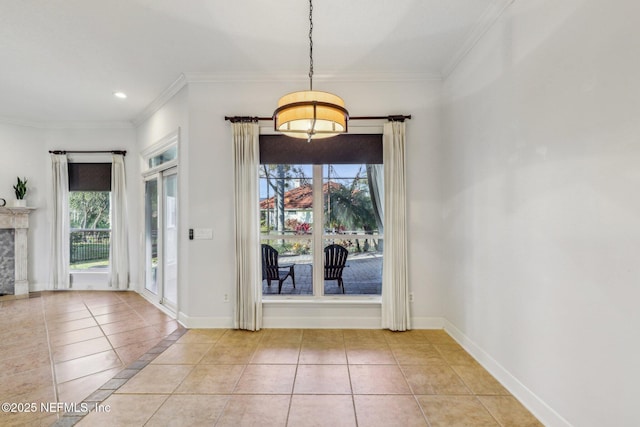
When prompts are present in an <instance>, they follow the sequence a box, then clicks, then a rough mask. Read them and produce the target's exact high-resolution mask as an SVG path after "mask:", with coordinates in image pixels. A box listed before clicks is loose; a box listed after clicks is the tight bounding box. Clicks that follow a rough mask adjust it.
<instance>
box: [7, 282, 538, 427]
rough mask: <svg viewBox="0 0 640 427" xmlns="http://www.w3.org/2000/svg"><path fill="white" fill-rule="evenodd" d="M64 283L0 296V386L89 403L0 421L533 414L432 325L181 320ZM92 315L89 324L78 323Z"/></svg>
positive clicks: (148, 422) (285, 421)
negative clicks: (260, 326) (188, 323)
mask: <svg viewBox="0 0 640 427" xmlns="http://www.w3.org/2000/svg"><path fill="white" fill-rule="evenodd" d="M74 294H76V293H68V295H66V296H57V295H56V294H53V295H49V294H43V296H42V298H33V299H29V300H22V302H21V303H20V304H16V303H17V301H16V302H11V303H7V302H1V303H0V304H1V305H0V322H3V324H5V325H6V323H5V322H6V321H8V322H10V324H11V325H12V326H11V328H10V329H9V330H7V328H0V330H1V331H2V332H0V338H1V339H2V341H1V343H2V347H0V357H2V358H3V359H2V360H5V366H7V364H6V360H7V359H5V357H6V355H9V354H16V349H18V350H17V351H18V352H19V353H21V354H23V355H24V356H23V357H22V358H20V357H18V356H15V357H9V358H8V360H9V361H10V363H9V364H8V366H9V370H8V371H6V372H3V374H0V380H1V381H0V384H1V385H0V397H2V401H11V402H31V401H35V402H46V401H48V400H50V399H57V400H58V401H60V402H72V401H75V402H80V401H81V400H82V399H83V398H85V397H86V396H87V395H89V394H90V396H89V397H88V398H86V399H85V402H91V403H92V406H90V407H91V408H94V407H95V405H96V404H99V408H102V409H103V411H102V412H96V411H92V412H90V413H89V414H88V415H86V416H84V415H85V414H83V413H78V414H67V415H66V416H64V417H60V419H58V418H57V416H56V415H55V414H46V413H45V414H43V413H36V414H26V415H30V417H29V416H24V417H12V416H11V415H13V414H11V415H9V416H7V414H0V424H1V425H51V424H52V423H56V425H72V424H74V423H76V422H77V424H76V425H80V426H143V425H144V426H189V425H193V426H206V425H216V426H245V425H246V426H251V425H259V426H272V425H273V426H285V425H286V426H322V425H326V426H414V425H415V426H419V425H423V426H432V427H435V426H539V425H541V424H540V423H539V422H538V421H537V420H536V419H535V418H534V417H533V416H532V415H531V414H530V413H529V412H528V411H527V410H526V409H525V408H524V407H523V406H522V405H521V404H520V403H519V402H518V401H517V400H516V399H515V398H514V397H512V396H511V395H510V394H509V393H508V392H507V391H506V390H505V389H504V388H503V387H502V386H501V385H500V384H499V383H498V382H497V381H496V380H495V379H494V378H493V377H492V376H491V375H490V374H489V373H488V372H487V371H485V370H484V369H483V368H482V367H481V366H480V365H479V364H478V363H477V362H476V361H475V360H474V359H473V358H472V357H471V356H469V355H468V354H467V353H466V352H465V351H464V350H463V349H462V347H460V346H459V345H458V344H457V343H456V342H455V341H454V340H453V339H452V338H451V337H450V336H449V335H447V334H446V332H444V331H441V330H416V331H410V332H403V333H394V332H390V331H382V330H309V329H305V330H301V329H287V330H283V329H272V330H263V331H260V332H245V331H235V330H222V329H209V330H195V329H194V330H189V331H185V330H184V329H182V328H179V327H178V328H177V329H176V327H177V325H176V324H175V322H173V321H171V320H168V321H167V318H164V317H163V316H164V315H163V314H161V313H160V312H159V311H157V309H155V307H153V306H150V305H149V304H148V303H146V301H144V300H142V298H141V297H139V296H138V295H135V294H128V293H124V294H123V293H117V294H115V296H111V295H109V296H106V295H100V294H98V295H83V296H75V295H74ZM63 301H66V303H63ZM53 307H58V310H52V308H53ZM62 307H67V309H63V308H62ZM100 307H102V308H100ZM108 307H111V308H108ZM116 307H119V308H120V309H121V310H117V311H116V310H115V308H116ZM149 307H151V308H152V309H153V310H156V311H153V310H151V309H150V308H149ZM85 310H86V311H85ZM139 311H140V312H139ZM74 312H82V313H85V314H86V313H87V312H88V313H89V316H84V317H83V316H81V315H80V314H79V313H78V314H77V315H74V314H71V313H74ZM118 312H121V315H122V316H123V318H125V320H121V319H122V318H121V317H120V315H118V316H116V315H115V314H114V313H118ZM140 314H142V317H144V320H143V319H142V318H141V317H140ZM109 315H111V316H109ZM136 315H137V316H138V317H140V318H137V317H136ZM76 316H78V317H76ZM101 316H106V317H101ZM116 318H118V319H120V320H117V321H108V319H112V320H115V319H116ZM12 319H14V320H12ZM15 319H20V320H15ZM82 319H93V320H94V321H95V323H96V325H93V324H92V323H91V322H89V321H79V320H82ZM101 321H102V323H101ZM39 322H40V323H44V326H41V325H40V323H39ZM73 322H75V323H73ZM55 323H67V324H68V326H61V325H58V326H52V327H51V328H50V326H49V325H53V324H55ZM116 324H118V325H116ZM107 325H113V326H111V327H107V328H106V329H107V330H106V331H105V330H104V327H105V326H107ZM127 325H128V326H127ZM132 325H136V326H137V327H135V328H133V329H132ZM76 327H78V329H75V328H76ZM49 328H50V329H51V331H50V332H49V333H48V334H49V339H47V330H48V329H49ZM56 328H58V329H56ZM92 328H98V329H100V330H102V331H103V336H93V335H92V334H91V333H90V332H85V333H80V332H78V331H89V330H91V329H92ZM121 328H122V329H121ZM149 328H151V329H149ZM173 329H176V330H175V331H173ZM136 330H137V331H139V332H136V333H133V332H131V331H136ZM152 330H153V331H155V332H152ZM27 331H28V332H27ZM163 335H164V336H163ZM25 336H28V337H29V339H28V340H25V338H24V337H25ZM70 337H73V339H71V338H70ZM80 338H82V339H80ZM101 338H104V339H106V340H107V341H108V343H109V344H110V346H111V348H110V349H107V350H103V349H104V348H105V347H104V342H103V341H102V340H101ZM163 338H164V339H163ZM160 339H163V340H162V341H160V343H159V344H158V340H160ZM94 340H95V341H94ZM89 341H91V344H85V345H81V343H86V342H89ZM145 342H147V343H151V348H147V349H144V348H143V347H144V346H145V345H143V344H142V343H145ZM94 343H95V345H93V344H94ZM75 344H77V345H76V347H69V346H73V345H75ZM47 345H48V346H50V348H51V351H52V354H53V355H54V357H53V364H52V363H51V362H50V361H48V360H47V357H46V355H45V352H44V349H46V348H47ZM89 349H90V350H89ZM88 353H90V354H88ZM96 355H98V356H96ZM114 358H115V359H118V360H119V361H120V365H119V366H115V365H116V364H115V362H114V360H115V359H114ZM20 360H22V361H20ZM74 360H76V361H77V363H75V364H72V365H69V364H68V362H71V361H74ZM27 361H28V362H27ZM125 361H126V362H125ZM124 365H126V366H127V369H124V370H123V369H122V368H123V366H124ZM52 366H53V372H55V373H56V376H55V377H53V375H52ZM94 371H95V372H94ZM58 372H59V373H60V375H58ZM58 376H59V377H60V378H61V379H63V380H65V381H58V382H56V381H55V379H57V378H58ZM112 377H113V378H112ZM109 378H112V379H111V380H109ZM100 381H101V383H100ZM102 383H105V384H102ZM37 384H40V386H36V385H37ZM89 384H91V385H90V386H89ZM96 389H98V390H97V391H95V392H93V390H96ZM92 392H93V393H92ZM56 393H57V395H56ZM106 408H108V409H109V410H108V412H107V411H106ZM23 415H25V414H23ZM75 415H77V416H75ZM83 416H84V417H83ZM2 417H4V418H2Z"/></svg>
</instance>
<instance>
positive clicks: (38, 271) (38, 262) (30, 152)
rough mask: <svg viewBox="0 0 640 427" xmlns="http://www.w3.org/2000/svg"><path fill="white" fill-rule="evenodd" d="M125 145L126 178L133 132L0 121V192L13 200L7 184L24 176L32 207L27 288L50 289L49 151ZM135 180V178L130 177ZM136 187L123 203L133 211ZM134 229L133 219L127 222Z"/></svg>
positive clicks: (133, 167) (133, 172)
mask: <svg viewBox="0 0 640 427" xmlns="http://www.w3.org/2000/svg"><path fill="white" fill-rule="evenodd" d="M54 149H58V150H119V149H120V150H127V151H128V153H127V158H126V160H125V162H126V173H127V179H129V177H131V176H139V167H138V164H137V163H136V162H135V161H133V160H135V159H137V157H138V155H137V149H136V146H135V131H134V129H133V128H129V129H67V130H64V129H40V128H33V127H25V126H17V125H12V124H0V197H2V198H4V199H7V202H9V201H10V199H14V198H15V195H14V194H13V187H12V186H13V184H14V183H15V181H16V176H18V175H19V176H20V177H26V178H27V179H28V180H29V182H28V192H27V196H26V199H27V203H28V205H29V206H33V207H35V208H37V209H36V210H35V211H34V212H33V213H32V214H31V217H30V230H29V260H28V263H29V271H28V279H29V285H30V286H29V288H30V290H31V291H34V290H45V289H50V286H49V283H48V281H49V252H50V251H49V247H50V230H51V228H50V222H49V209H50V204H51V201H50V199H49V196H50V185H51V167H50V165H51V163H50V160H49V150H54ZM134 183H135V181H134ZM138 198H139V196H138V191H137V187H135V186H129V188H128V199H127V200H128V203H129V206H130V208H131V209H133V212H134V214H135V212H137V211H136V209H137V199H138ZM132 232H134V233H137V224H132ZM131 261H132V264H131V268H132V272H134V273H135V275H132V277H137V275H138V260H137V257H136V256H133V257H132V259H131Z"/></svg>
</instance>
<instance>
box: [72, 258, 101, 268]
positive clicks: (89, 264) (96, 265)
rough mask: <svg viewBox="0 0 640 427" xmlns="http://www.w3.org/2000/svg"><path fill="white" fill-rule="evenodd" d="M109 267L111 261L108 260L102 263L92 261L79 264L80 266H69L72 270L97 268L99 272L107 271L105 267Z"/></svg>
mask: <svg viewBox="0 0 640 427" xmlns="http://www.w3.org/2000/svg"><path fill="white" fill-rule="evenodd" d="M108 266H109V261H108V260H102V261H91V262H83V263H78V264H71V265H70V266H69V269H70V270H88V269H90V268H96V269H99V270H106V268H105V267H108Z"/></svg>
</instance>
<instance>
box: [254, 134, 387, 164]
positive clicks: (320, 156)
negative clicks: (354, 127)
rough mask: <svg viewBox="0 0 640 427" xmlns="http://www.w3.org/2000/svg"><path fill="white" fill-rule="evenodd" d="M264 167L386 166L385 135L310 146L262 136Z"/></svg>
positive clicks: (350, 137)
mask: <svg viewBox="0 0 640 427" xmlns="http://www.w3.org/2000/svg"><path fill="white" fill-rule="evenodd" d="M260 163H261V164H315V165H320V164H328V163H331V164H359V163H364V164H382V135H381V134H344V135H338V136H334V137H332V138H326V139H315V140H313V141H311V142H307V141H306V140H304V139H297V138H291V137H288V136H285V135H260Z"/></svg>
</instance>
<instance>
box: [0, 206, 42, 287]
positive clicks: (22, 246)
mask: <svg viewBox="0 0 640 427" xmlns="http://www.w3.org/2000/svg"><path fill="white" fill-rule="evenodd" d="M34 209H35V208H28V207H27V208H18V207H0V229H9V230H15V234H14V251H13V254H14V258H15V281H14V283H13V293H14V295H15V296H16V297H18V296H26V295H28V294H29V281H28V279H27V258H28V251H27V231H28V229H29V214H30V213H31V212H32V211H33V210H34Z"/></svg>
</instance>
